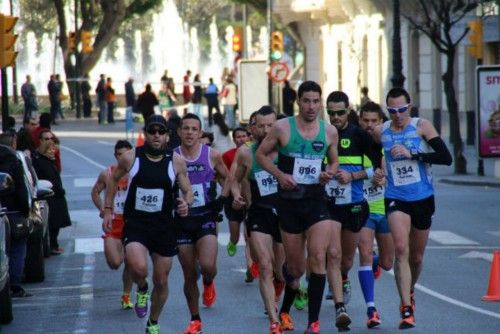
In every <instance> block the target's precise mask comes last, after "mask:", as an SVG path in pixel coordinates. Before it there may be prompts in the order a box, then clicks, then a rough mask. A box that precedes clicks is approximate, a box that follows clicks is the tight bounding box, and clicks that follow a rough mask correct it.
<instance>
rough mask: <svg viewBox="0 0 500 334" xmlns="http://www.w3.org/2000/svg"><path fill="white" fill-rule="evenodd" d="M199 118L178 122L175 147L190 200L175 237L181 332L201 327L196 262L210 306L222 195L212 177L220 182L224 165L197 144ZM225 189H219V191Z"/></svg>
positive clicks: (190, 116) (213, 297) (213, 296)
mask: <svg viewBox="0 0 500 334" xmlns="http://www.w3.org/2000/svg"><path fill="white" fill-rule="evenodd" d="M201 134H202V131H201V121H200V119H199V118H198V116H196V115H194V114H189V113H188V114H186V115H185V116H184V117H183V118H182V121H181V126H180V128H179V136H180V137H181V146H179V147H177V148H176V149H175V152H176V153H178V154H179V155H180V156H181V157H182V158H183V159H184V160H185V162H186V165H187V170H188V176H189V179H190V181H191V184H192V188H193V195H194V200H193V204H192V205H191V207H190V209H189V215H188V216H187V217H185V218H183V219H179V225H180V226H181V229H180V232H179V235H178V237H177V244H178V247H179V262H180V263H181V266H182V272H183V274H184V295H185V296H186V301H187V304H188V308H189V312H190V313H191V321H190V322H189V325H188V327H187V328H186V330H185V331H184V334H197V333H200V332H201V330H202V322H201V317H200V311H199V305H198V300H199V297H200V292H199V290H198V284H197V282H196V281H197V270H196V267H197V263H199V267H200V270H201V275H202V279H203V304H204V305H205V306H206V307H211V306H212V305H213V304H214V303H215V300H216V297H217V293H216V291H215V285H214V278H215V275H216V274H217V249H218V244H217V222H218V216H219V213H220V211H221V210H222V203H223V201H224V198H222V197H221V198H218V199H216V195H217V191H216V187H217V184H216V177H217V178H218V179H219V181H220V182H221V183H224V181H225V179H226V176H227V173H228V171H227V168H226V166H225V165H224V162H223V161H222V156H221V154H220V153H219V152H217V151H216V150H214V149H212V148H210V147H209V146H206V145H203V144H201V143H200V137H201ZM228 192H229V190H225V189H223V190H222V193H223V194H226V193H228Z"/></svg>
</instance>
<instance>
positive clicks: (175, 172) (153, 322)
mask: <svg viewBox="0 0 500 334" xmlns="http://www.w3.org/2000/svg"><path fill="white" fill-rule="evenodd" d="M166 123H167V122H166V120H165V119H164V118H163V116H161V115H151V116H150V117H149V118H148V119H147V120H146V123H145V127H144V135H145V138H146V141H145V144H144V146H142V147H139V148H136V149H135V150H131V151H129V152H126V153H125V154H124V155H123V156H121V157H120V159H119V160H118V166H117V168H116V169H115V171H114V172H113V174H112V177H110V178H109V183H108V184H107V191H106V197H105V201H104V203H105V206H104V209H105V213H104V230H105V231H106V232H111V231H112V228H113V203H114V197H115V193H116V186H117V184H118V182H119V180H120V179H121V178H122V177H124V176H125V175H126V174H127V172H128V175H129V191H128V194H127V198H126V200H125V207H124V211H123V217H124V219H125V225H124V230H123V234H124V243H125V261H126V262H127V264H128V265H129V270H130V272H131V274H132V277H133V279H134V282H135V283H136V284H137V288H138V290H137V302H136V303H135V307H134V309H135V312H136V314H137V316H138V317H139V318H143V317H145V316H146V315H147V313H148V299H149V293H148V283H147V276H148V259H147V254H148V253H149V254H150V256H151V259H152V262H153V290H152V294H151V312H150V314H149V319H148V321H147V325H146V333H151V334H153V333H154V334H156V333H159V331H160V326H159V324H158V318H159V316H160V313H161V310H162V308H163V305H164V304H165V302H166V300H167V295H168V275H169V272H170V269H171V268H172V258H173V257H174V256H175V255H176V254H177V251H178V250H177V240H176V228H175V225H174V217H173V214H172V212H173V210H174V209H176V211H177V214H179V215H181V216H186V215H187V213H188V203H191V202H192V201H193V193H192V190H191V184H190V183H189V179H188V177H187V168H186V164H185V162H184V161H183V160H182V158H181V157H180V156H179V155H177V154H175V153H173V152H172V151H171V150H167V149H166V146H167V141H168V133H167V124H166ZM176 184H178V186H179V187H180V190H181V192H182V196H177V195H178V193H177V190H176V189H175V188H176Z"/></svg>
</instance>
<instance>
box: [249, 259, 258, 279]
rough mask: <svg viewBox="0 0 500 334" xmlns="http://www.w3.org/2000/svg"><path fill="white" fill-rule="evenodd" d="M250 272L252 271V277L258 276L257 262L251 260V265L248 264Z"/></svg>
mask: <svg viewBox="0 0 500 334" xmlns="http://www.w3.org/2000/svg"><path fill="white" fill-rule="evenodd" d="M250 272H251V273H252V276H253V278H258V277H259V274H260V273H259V264H258V263H257V262H255V261H253V262H252V265H251V266H250Z"/></svg>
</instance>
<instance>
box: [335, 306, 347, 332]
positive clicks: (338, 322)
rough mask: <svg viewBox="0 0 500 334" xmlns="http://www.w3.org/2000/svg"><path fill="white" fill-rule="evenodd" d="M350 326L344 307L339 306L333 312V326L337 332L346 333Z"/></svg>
mask: <svg viewBox="0 0 500 334" xmlns="http://www.w3.org/2000/svg"><path fill="white" fill-rule="evenodd" d="M350 324H351V318H350V317H349V315H348V314H347V310H346V309H345V306H341V307H339V308H338V309H336V310H335V326H336V327H337V329H338V330H339V332H343V331H348V330H349V325H350Z"/></svg>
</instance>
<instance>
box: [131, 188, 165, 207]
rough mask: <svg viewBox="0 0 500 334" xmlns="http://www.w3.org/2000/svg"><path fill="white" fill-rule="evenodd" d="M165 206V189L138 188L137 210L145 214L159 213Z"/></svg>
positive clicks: (136, 197) (136, 194) (136, 195)
mask: <svg viewBox="0 0 500 334" xmlns="http://www.w3.org/2000/svg"><path fill="white" fill-rule="evenodd" d="M162 206H163V189H144V188H140V187H137V190H136V192H135V209H136V210H138V211H144V212H159V211H161V209H162Z"/></svg>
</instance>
